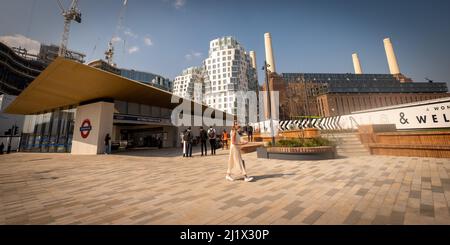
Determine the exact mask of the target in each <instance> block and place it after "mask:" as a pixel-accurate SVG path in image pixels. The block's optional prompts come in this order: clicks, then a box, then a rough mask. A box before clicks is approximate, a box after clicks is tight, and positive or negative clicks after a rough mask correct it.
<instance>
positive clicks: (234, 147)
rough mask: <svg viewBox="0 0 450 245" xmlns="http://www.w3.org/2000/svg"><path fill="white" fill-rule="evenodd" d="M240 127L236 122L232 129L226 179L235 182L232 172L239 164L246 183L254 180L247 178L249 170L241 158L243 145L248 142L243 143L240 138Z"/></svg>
mask: <svg viewBox="0 0 450 245" xmlns="http://www.w3.org/2000/svg"><path fill="white" fill-rule="evenodd" d="M239 129H240V126H239V125H238V123H237V122H236V121H235V122H234V126H233V127H232V128H231V146H230V156H229V157H228V170H227V175H226V176H225V179H226V180H228V181H234V179H233V177H231V172H232V170H233V168H234V166H235V165H236V164H237V165H238V166H239V168H240V170H241V174H242V175H244V181H245V182H250V181H252V180H253V177H248V176H247V170H246V168H245V165H244V160H242V156H241V145H245V144H247V142H244V143H241V142H240V137H239V133H238V131H239Z"/></svg>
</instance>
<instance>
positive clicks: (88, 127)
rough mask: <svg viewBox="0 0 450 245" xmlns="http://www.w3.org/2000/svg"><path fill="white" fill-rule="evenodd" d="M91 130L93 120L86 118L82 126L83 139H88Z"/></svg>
mask: <svg viewBox="0 0 450 245" xmlns="http://www.w3.org/2000/svg"><path fill="white" fill-rule="evenodd" d="M91 130H92V126H91V121H89V119H84V121H83V123H81V127H80V133H81V137H83V139H86V138H87V137H88V136H89V133H90V132H91Z"/></svg>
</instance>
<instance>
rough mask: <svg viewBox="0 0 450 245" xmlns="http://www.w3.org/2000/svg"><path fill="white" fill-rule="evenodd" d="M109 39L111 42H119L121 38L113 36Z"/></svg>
mask: <svg viewBox="0 0 450 245" xmlns="http://www.w3.org/2000/svg"><path fill="white" fill-rule="evenodd" d="M111 41H112V42H113V43H118V42H121V41H122V38H120V37H117V36H116V37H113V38H112V39H111Z"/></svg>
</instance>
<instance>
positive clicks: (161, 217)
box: [0, 149, 450, 225]
mask: <svg viewBox="0 0 450 245" xmlns="http://www.w3.org/2000/svg"><path fill="white" fill-rule="evenodd" d="M195 151H196V153H195V154H194V158H192V159H186V158H182V157H180V150H179V149H163V150H158V151H139V152H131V153H121V154H113V155H107V156H105V155H99V156H72V155H70V154H45V153H44V154H34V153H28V154H25V153H14V154H9V155H0V196H1V199H0V210H1V211H0V224H447V225H449V224H450V178H449V174H450V159H434V158H407V157H384V156H365V157H357V158H346V159H335V160H331V161H305V162H302V161H285V160H283V161H281V160H268V159H257V157H256V153H250V154H245V155H243V157H244V158H245V160H246V164H247V168H248V172H249V174H250V175H252V176H255V177H256V178H255V181H253V182H250V183H247V182H244V181H243V178H242V176H239V175H234V177H235V178H236V181H234V182H229V181H226V180H225V172H226V163H227V159H228V155H227V154H228V151H222V150H220V149H219V150H218V152H217V155H216V156H214V157H212V156H208V157H198V155H199V149H196V150H195Z"/></svg>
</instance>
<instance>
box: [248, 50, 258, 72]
mask: <svg viewBox="0 0 450 245" xmlns="http://www.w3.org/2000/svg"><path fill="white" fill-rule="evenodd" d="M250 61H251V62H252V67H253V69H256V70H258V69H257V68H256V54H255V51H250Z"/></svg>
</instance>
